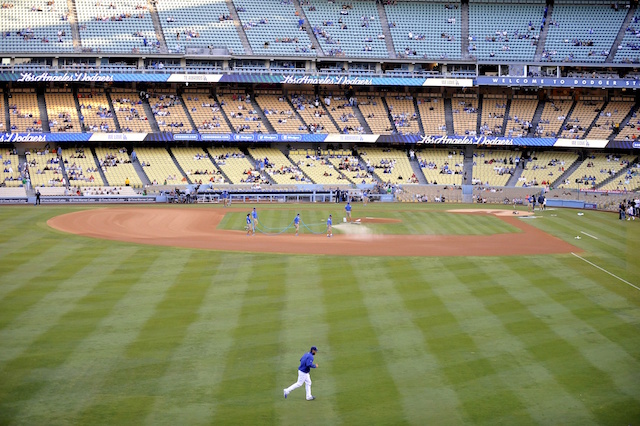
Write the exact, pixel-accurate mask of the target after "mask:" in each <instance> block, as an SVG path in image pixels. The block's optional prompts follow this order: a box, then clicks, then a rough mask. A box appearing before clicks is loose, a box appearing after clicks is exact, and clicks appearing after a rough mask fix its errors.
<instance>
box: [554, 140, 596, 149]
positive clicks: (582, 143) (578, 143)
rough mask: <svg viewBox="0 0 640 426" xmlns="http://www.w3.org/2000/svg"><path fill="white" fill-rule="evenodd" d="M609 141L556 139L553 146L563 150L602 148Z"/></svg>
mask: <svg viewBox="0 0 640 426" xmlns="http://www.w3.org/2000/svg"><path fill="white" fill-rule="evenodd" d="M608 143H609V141H608V140H607V139H562V138H561V139H558V140H557V141H556V143H555V144H554V145H553V146H558V147H563V148H604V147H606V146H607V144H608Z"/></svg>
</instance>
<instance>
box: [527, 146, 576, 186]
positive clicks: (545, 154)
mask: <svg viewBox="0 0 640 426" xmlns="http://www.w3.org/2000/svg"><path fill="white" fill-rule="evenodd" d="M577 160H578V155H577V154H576V153H574V152H562V151H560V152H558V151H541V152H533V153H531V158H530V159H529V160H528V161H527V162H526V163H525V166H524V170H522V174H521V175H520V178H519V179H518V182H517V183H516V186H550V185H552V184H553V183H554V182H555V181H556V180H558V178H559V177H560V176H562V174H563V173H564V172H565V170H567V169H568V168H569V167H571V165H572V164H573V163H575V162H576V161H577Z"/></svg>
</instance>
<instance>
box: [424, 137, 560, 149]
mask: <svg viewBox="0 0 640 426" xmlns="http://www.w3.org/2000/svg"><path fill="white" fill-rule="evenodd" d="M556 140H557V139H555V138H507V137H497V136H496V137H494V136H425V137H424V138H422V140H420V141H419V142H418V143H420V144H433V145H493V146H496V145H503V146H549V147H551V146H553V145H554V144H555V143H556Z"/></svg>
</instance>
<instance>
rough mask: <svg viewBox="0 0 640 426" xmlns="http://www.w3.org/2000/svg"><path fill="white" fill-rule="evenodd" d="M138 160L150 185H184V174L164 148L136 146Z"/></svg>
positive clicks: (185, 179) (185, 181)
mask: <svg viewBox="0 0 640 426" xmlns="http://www.w3.org/2000/svg"><path fill="white" fill-rule="evenodd" d="M136 154H137V156H138V161H140V164H141V165H142V166H143V170H144V173H145V174H146V175H147V178H149V181H150V182H151V184H152V185H185V184H187V183H188V182H187V178H186V176H183V175H182V173H180V170H179V169H178V167H177V166H176V164H175V163H174V162H173V158H171V156H170V155H169V153H168V152H167V150H166V149H164V148H136Z"/></svg>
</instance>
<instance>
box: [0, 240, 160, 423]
mask: <svg viewBox="0 0 640 426" xmlns="http://www.w3.org/2000/svg"><path fill="white" fill-rule="evenodd" d="M150 257H151V259H150ZM153 258H154V256H153V255H152V256H146V255H144V254H143V253H141V250H140V249H138V251H137V252H135V254H134V255H132V256H131V257H129V258H126V259H123V260H121V261H120V262H119V263H118V265H117V268H116V269H114V270H113V271H111V273H109V274H108V275H104V276H103V277H102V280H99V281H98V282H97V283H96V285H95V286H94V288H93V289H92V291H91V292H90V293H88V294H87V295H85V296H84V297H83V298H82V299H80V300H79V301H78V302H77V303H76V304H75V305H74V307H73V309H71V310H70V311H68V312H65V313H64V315H62V316H61V317H60V318H59V320H58V322H57V323H55V324H54V325H53V326H52V327H51V328H50V329H49V330H47V332H46V333H44V334H42V335H40V336H39V337H38V339H37V340H36V341H34V342H33V343H32V344H31V345H30V346H29V348H28V349H26V350H25V351H24V353H23V355H21V356H19V357H17V358H14V359H13V360H11V361H10V362H8V363H6V364H5V366H4V372H3V376H4V380H2V381H0V401H7V402H6V405H5V404H3V405H5V406H4V407H2V408H4V409H2V410H0V423H8V422H10V421H13V420H14V417H15V415H16V414H17V409H18V408H22V407H20V405H23V404H28V403H29V400H30V399H31V398H32V397H33V396H34V395H35V394H36V393H37V392H39V391H40V389H42V387H43V386H45V385H46V384H47V382H48V380H49V374H50V372H51V371H52V370H54V369H55V368H57V367H58V366H60V365H62V364H63V363H64V362H65V361H66V360H67V358H68V357H69V356H70V355H71V354H72V353H73V352H74V350H75V349H76V347H77V346H78V345H79V344H80V343H81V342H82V340H83V339H84V338H85V337H86V336H88V335H89V334H90V333H91V332H93V331H94V330H95V328H96V326H97V324H98V323H99V322H100V321H101V320H102V318H104V317H105V316H106V315H108V314H109V312H110V311H111V309H112V308H113V306H114V305H115V304H116V303H117V302H118V300H120V298H122V296H124V295H125V294H126V293H127V291H128V289H129V287H130V286H131V285H132V282H135V281H137V279H139V277H140V275H141V274H143V273H144V271H145V269H144V268H140V266H139V264H140V262H146V261H153Z"/></svg>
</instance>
